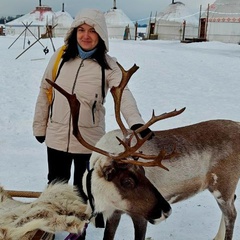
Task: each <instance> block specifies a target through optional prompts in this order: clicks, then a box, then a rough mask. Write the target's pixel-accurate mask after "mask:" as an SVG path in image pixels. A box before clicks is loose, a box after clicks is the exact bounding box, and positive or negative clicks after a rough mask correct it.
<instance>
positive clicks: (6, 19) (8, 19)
mask: <svg viewBox="0 0 240 240" xmlns="http://www.w3.org/2000/svg"><path fill="white" fill-rule="evenodd" d="M21 16H23V14H22V15H16V16H14V17H13V16H7V17H1V18H0V24H4V23H5V21H6V22H10V21H13V20H15V19H16V18H19V17H21Z"/></svg>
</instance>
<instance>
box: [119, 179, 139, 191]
mask: <svg viewBox="0 0 240 240" xmlns="http://www.w3.org/2000/svg"><path fill="white" fill-rule="evenodd" d="M121 185H122V187H124V188H128V189H133V188H134V187H135V185H136V182H135V181H134V179H133V178H130V177H128V178H124V179H122V180H121Z"/></svg>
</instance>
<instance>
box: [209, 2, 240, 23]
mask: <svg viewBox="0 0 240 240" xmlns="http://www.w3.org/2000/svg"><path fill="white" fill-rule="evenodd" d="M209 21H210V22H240V1H239V0H217V1H215V2H214V3H213V4H212V5H210V7H209Z"/></svg>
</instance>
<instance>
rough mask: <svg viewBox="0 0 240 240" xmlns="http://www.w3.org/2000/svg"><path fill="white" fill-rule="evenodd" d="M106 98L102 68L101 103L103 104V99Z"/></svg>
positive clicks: (103, 70)
mask: <svg viewBox="0 0 240 240" xmlns="http://www.w3.org/2000/svg"><path fill="white" fill-rule="evenodd" d="M105 97H106V93H105V69H104V67H102V99H103V100H102V103H104V99H105Z"/></svg>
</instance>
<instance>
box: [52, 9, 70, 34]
mask: <svg viewBox="0 0 240 240" xmlns="http://www.w3.org/2000/svg"><path fill="white" fill-rule="evenodd" d="M55 15H56V18H55V21H54V23H55V24H57V26H56V27H55V28H54V31H53V33H54V36H55V37H64V36H65V35H66V33H67V31H68V29H69V28H70V27H71V24H72V22H73V17H72V16H71V15H70V14H69V13H68V12H65V10H64V4H63V7H62V11H59V12H56V13H55Z"/></svg>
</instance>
